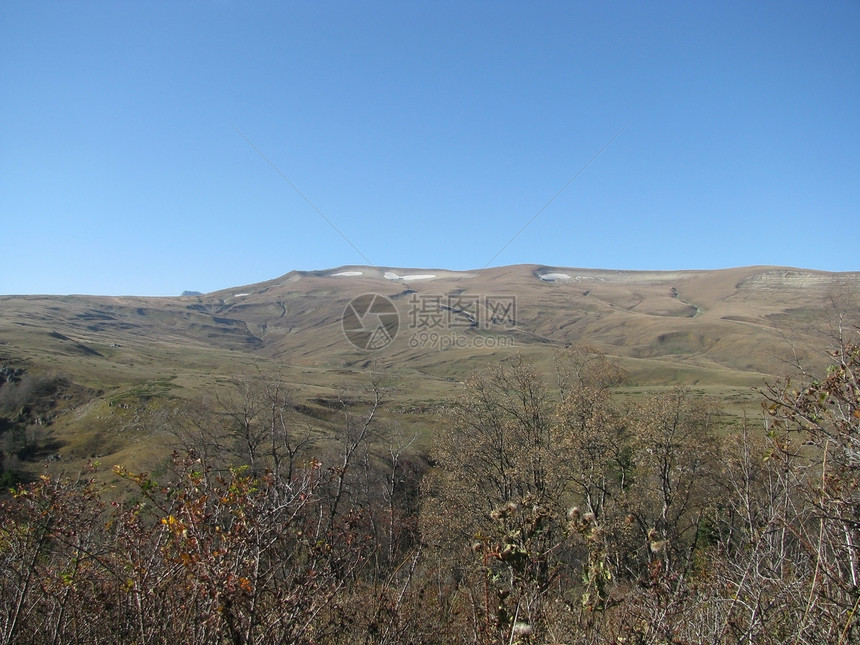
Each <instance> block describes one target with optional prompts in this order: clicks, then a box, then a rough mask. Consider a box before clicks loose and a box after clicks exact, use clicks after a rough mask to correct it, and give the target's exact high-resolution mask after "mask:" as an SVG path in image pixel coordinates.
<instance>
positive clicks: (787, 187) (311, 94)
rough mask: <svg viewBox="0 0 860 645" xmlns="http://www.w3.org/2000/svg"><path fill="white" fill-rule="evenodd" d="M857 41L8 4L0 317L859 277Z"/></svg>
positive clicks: (632, 24) (707, 24) (352, 4)
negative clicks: (474, 290)
mask: <svg viewBox="0 0 860 645" xmlns="http://www.w3.org/2000/svg"><path fill="white" fill-rule="evenodd" d="M858 34H860V3H858V2H856V1H854V0H852V1H849V2H839V1H828V2H813V1H809V2H791V1H785V0H780V1H778V2H765V1H758V0H757V1H755V2H750V1H749V0H744V1H742V2H714V3H704V2H690V1H689V0H685V1H683V2H674V3H673V2H657V3H651V2H640V1H638V0H637V1H635V2H596V1H595V2H574V1H569V0H568V1H563V2H555V1H547V2H539V3H536V2H525V1H520V2H507V1H500V0H492V1H489V0H488V1H481V2H477V1H471V0H458V1H452V2H439V1H433V2H429V1H428V2H417V1H403V0H398V1H390V2H376V1H361V2H356V1H354V0H349V1H344V2H332V1H328V0H314V1H301V2H298V1H296V2H289V1H278V2H275V1H253V0H242V1H239V0H235V1H233V0H220V1H217V0H194V1H192V0H187V1H182V0H171V1H168V0H163V1H157V0H155V1H154V0H145V1H144V0H124V1H119V0H117V1H107V0H101V1H98V2H95V1H86V0H78V1H75V2H66V1H59V0H57V1H53V2H47V1H43V0H26V1H25V0H6V1H5V2H2V4H0V224H2V227H1V228H0V249H2V256H0V257H2V264H0V293H4V294H9V293H58V294H59V293H90V294H113V295H121V294H138V295H178V294H179V293H180V292H181V291H183V290H185V289H189V290H199V291H212V290H216V289H221V288H227V287H232V286H240V285H244V284H249V283H253V282H258V281H262V280H267V279H270V278H274V277H277V276H279V275H282V274H284V273H287V272H288V271H290V270H292V269H324V268H331V267H336V266H340V265H347V264H368V263H372V264H375V265H377V266H391V267H415V268H447V269H474V268H481V267H483V266H485V265H487V264H488V263H490V265H491V266H498V265H506V264H518V263H538V264H545V265H549V266H569V267H586V268H602V269H667V270H668V269H712V268H725V267H734V266H745V265H753V264H777V265H787V266H795V267H804V268H812V269H823V270H830V271H848V270H858V269H860V255H858V248H860V218H858V214H860V36H858ZM625 126H626V128H625ZM622 129H623V132H621V134H620V135H618V136H617V137H616V138H615V139H614V140H612V139H613V137H615V136H616V135H617V134H618V133H619V131H621V130H622ZM611 140H612V143H611V144H610V145H608V147H605V146H607V143H609V142H610V141H611ZM249 142H250V143H249ZM604 147H605V149H604ZM255 148H256V149H255ZM601 150H603V151H602V153H600V154H599V156H598V157H597V158H596V159H594V160H593V161H592V162H591V163H590V165H588V164H589V161H590V160H592V159H593V158H594V156H595V155H597V154H598V153H599V152H600V151H601ZM269 162H271V163H269ZM273 166H274V168H273ZM585 166H587V167H586V168H585V169H584V170H582V169H583V167H585ZM275 168H277V171H276V170H275ZM580 170H582V172H581V173H580V174H579V175H578V176H577V173H578V172H580ZM279 173H280V174H279ZM282 175H283V176H282ZM284 177H286V178H287V179H288V181H287V180H285V179H284ZM574 177H576V178H575V180H574V181H573V182H572V183H570V184H569V185H568V182H569V181H570V180H571V179H572V178H574ZM290 182H291V183H292V185H291V183H290ZM565 185H567V188H566V189H565V190H564V191H563V192H562V193H561V194H559V195H558V196H557V197H556V198H555V199H554V200H553V201H552V202H551V203H549V205H548V206H547V203H548V202H550V200H552V198H553V196H555V195H556V194H557V193H558V192H559V191H560V190H561V189H562V188H563V187H565ZM293 186H295V188H297V189H298V191H301V194H300V193H299V192H297V190H296V189H294V187H293ZM302 195H304V196H305V197H306V198H307V200H306V199H305V198H303V197H302ZM309 202H310V203H309ZM544 206H546V208H545V209H544V210H543V211H541V209H542V208H544ZM317 209H318V210H317ZM318 211H319V212H318ZM320 213H322V215H320ZM538 213H539V214H538ZM536 214H537V217H535V215H536ZM323 216H324V217H323ZM325 218H327V219H328V220H329V221H330V222H331V223H332V224H333V225H334V226H335V227H336V228H337V229H338V230H339V231H340V232H341V233H342V234H343V236H344V237H345V238H347V239H348V242H347V241H346V240H345V239H344V237H342V236H341V235H340V234H339V233H338V232H337V231H336V230H335V229H334V228H332V226H331V225H330V224H329V223H327V221H326V219H325ZM532 218H534V220H533V221H532V222H531V224H530V225H529V226H528V227H527V228H526V229H525V230H524V231H522V233H521V234H519V235H518V236H517V237H516V239H514V240H513V241H512V242H510V244H509V245H508V246H507V247H505V245H506V244H507V243H508V242H509V241H510V240H511V239H512V238H513V237H514V236H515V235H516V234H517V232H518V231H520V229H522V227H523V226H524V225H526V224H527V223H528V222H529V221H530V220H532ZM503 247H505V248H504V250H503V251H502V252H501V253H499V251H500V250H501V249H502V248H503ZM356 249H357V250H356ZM497 253H498V255H497Z"/></svg>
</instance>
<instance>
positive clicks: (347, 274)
mask: <svg viewBox="0 0 860 645" xmlns="http://www.w3.org/2000/svg"><path fill="white" fill-rule="evenodd" d="M331 275H332V277H335V276H339V275H341V276H344V277H348V278H352V277H354V276H357V275H364V272H362V271H341V272H340V273H332V274H331Z"/></svg>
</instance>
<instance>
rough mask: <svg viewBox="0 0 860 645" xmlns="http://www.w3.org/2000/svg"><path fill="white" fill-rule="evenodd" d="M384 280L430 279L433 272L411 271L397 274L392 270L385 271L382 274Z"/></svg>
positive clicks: (433, 275)
mask: <svg viewBox="0 0 860 645" xmlns="http://www.w3.org/2000/svg"><path fill="white" fill-rule="evenodd" d="M382 277H383V278H385V279H386V280H432V279H433V278H435V277H436V274H435V273H413V274H412V275H397V274H396V273H394V271H386V272H385V274H384V275H383V276H382Z"/></svg>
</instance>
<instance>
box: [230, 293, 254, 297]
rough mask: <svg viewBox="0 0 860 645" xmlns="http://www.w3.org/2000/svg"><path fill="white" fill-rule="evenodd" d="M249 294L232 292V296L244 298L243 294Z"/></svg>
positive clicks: (246, 294) (248, 294)
mask: <svg viewBox="0 0 860 645" xmlns="http://www.w3.org/2000/svg"><path fill="white" fill-rule="evenodd" d="M250 295H251V294H250V293H234V294H233V297H234V298H244V297H245V296H250Z"/></svg>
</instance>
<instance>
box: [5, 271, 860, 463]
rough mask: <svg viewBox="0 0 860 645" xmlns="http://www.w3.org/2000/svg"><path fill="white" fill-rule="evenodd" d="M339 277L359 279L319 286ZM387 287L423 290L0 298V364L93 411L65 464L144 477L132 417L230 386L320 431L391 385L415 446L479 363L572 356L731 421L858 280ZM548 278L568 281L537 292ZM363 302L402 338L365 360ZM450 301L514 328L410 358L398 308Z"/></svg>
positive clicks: (153, 446) (285, 286)
mask: <svg viewBox="0 0 860 645" xmlns="http://www.w3.org/2000/svg"><path fill="white" fill-rule="evenodd" d="M349 269H352V270H357V271H362V272H363V275H362V276H360V277H346V276H333V275H332V274H334V273H337V272H339V271H343V270H349ZM397 272H398V273H399V274H400V275H408V274H409V273H435V274H437V276H438V277H437V278H436V279H434V280H430V281H410V282H405V281H392V280H388V279H385V278H384V277H383V273H384V269H374V268H368V267H345V268H342V269H339V270H332V271H326V272H311V273H307V272H305V273H298V272H293V273H290V274H287V275H286V276H282V277H281V278H278V279H275V280H271V281H268V282H264V283H260V284H257V285H250V286H247V287H239V288H235V289H229V290H224V291H220V292H216V293H212V294H206V295H203V296H189V297H178V298H134V297H122V298H120V297H110V298H108V297H89V296H56V297H51V296H16V297H0V364H10V365H15V366H23V367H25V368H27V369H29V370H31V371H35V372H41V373H46V372H55V373H61V374H63V375H64V376H66V377H68V378H69V379H71V380H72V381H74V382H75V383H78V384H80V385H83V386H86V387H88V388H91V392H92V398H91V400H89V401H84V400H80V399H75V400H74V401H72V400H70V401H67V402H66V403H65V404H61V405H60V406H59V407H60V409H59V410H58V412H59V413H58V415H57V418H56V421H55V423H54V425H53V426H52V432H53V435H54V438H55V439H56V440H57V441H59V443H60V444H62V448H61V449H60V453H61V454H62V455H64V457H66V458H67V460H68V459H81V458H87V457H90V456H92V455H104V456H105V457H104V458H105V459H107V458H108V456H109V458H110V459H111V460H113V461H116V462H119V461H122V462H123V463H129V462H140V463H146V462H147V461H152V460H153V459H156V458H157V456H158V455H160V454H163V452H164V450H165V446H164V444H163V442H155V443H154V442H153V441H151V440H150V438H148V437H147V429H146V427H145V424H144V423H143V422H142V421H141V418H142V415H145V414H144V413H145V411H146V410H147V409H148V408H149V407H151V406H153V405H157V404H158V403H157V402H159V401H164V400H166V399H167V398H169V397H178V398H195V397H197V396H200V395H201V394H203V393H206V392H211V391H212V390H213V389H214V388H218V387H220V386H223V385H224V384H225V383H226V381H227V378H228V377H229V375H231V374H235V373H237V372H241V371H246V372H255V371H256V370H258V369H259V370H262V371H264V372H272V373H278V374H280V375H281V376H282V377H283V378H284V379H285V380H286V381H288V382H290V383H291V384H293V386H294V387H295V388H296V390H297V392H298V398H299V399H300V401H303V402H309V401H310V402H311V403H310V404H309V407H308V408H307V410H309V411H310V412H311V414H310V415H309V416H308V423H311V424H316V425H322V426H325V425H326V424H325V423H323V422H321V421H320V419H319V418H315V417H314V415H313V414H312V412H313V409H314V408H313V403H312V400H313V399H314V398H315V397H332V396H336V395H337V394H338V392H339V391H341V390H343V389H352V390H359V389H361V388H362V387H364V386H365V385H366V384H367V382H368V380H369V376H368V373H369V372H370V371H371V370H376V371H382V372H384V373H385V374H386V376H387V377H388V380H389V382H390V383H392V384H394V385H395V386H396V389H395V391H394V392H393V393H392V395H391V396H392V406H393V407H394V408H396V409H399V410H400V411H401V412H402V411H403V410H409V411H410V413H409V414H408V415H407V416H405V417H399V418H398V420H399V422H400V421H402V422H404V423H407V424H410V425H412V426H415V427H416V428H417V429H418V430H419V431H421V432H423V433H425V436H426V437H429V433H428V430H429V429H430V428H431V427H432V424H433V417H432V410H433V409H434V408H435V407H436V406H438V405H439V404H440V403H441V402H442V401H444V400H446V399H449V398H450V397H452V396H453V395H454V394H455V393H456V392H457V391H458V389H459V387H460V386H459V382H460V381H462V380H463V378H465V376H466V375H467V374H468V373H470V372H471V371H473V370H474V369H476V368H477V367H479V366H480V365H481V364H483V363H485V362H487V361H495V360H499V359H500V358H503V357H505V356H507V355H510V354H512V353H515V352H519V353H523V354H525V355H527V356H528V357H530V358H531V359H532V360H534V361H535V362H536V363H537V364H539V365H541V366H542V367H543V368H544V369H545V370H546V371H547V372H550V371H551V369H552V351H553V349H554V348H558V347H563V346H564V345H566V344H571V343H586V344H590V345H593V346H594V347H596V348H598V349H600V350H602V351H604V352H606V353H608V354H610V355H613V356H615V357H617V358H618V359H619V360H620V361H621V362H622V364H623V365H624V367H625V368H626V369H627V370H628V372H629V373H630V377H631V378H630V385H629V386H628V388H627V392H628V393H629V394H630V395H631V396H641V395H642V394H643V393H645V392H647V391H649V390H651V389H654V388H660V387H667V386H671V385H673V384H687V385H691V386H695V387H697V388H701V389H702V390H703V391H705V392H708V393H712V394H714V395H717V396H719V397H721V398H723V399H724V400H726V401H727V402H728V403H729V404H730V406H732V407H733V409H734V410H735V411H740V410H741V409H742V408H747V407H750V405H752V406H754V405H755V401H754V399H755V397H754V395H752V394H751V389H750V388H751V387H754V386H756V385H760V384H761V383H762V382H763V380H764V379H766V378H769V377H773V376H775V375H781V374H784V373H788V372H790V371H791V369H792V368H791V365H792V363H793V362H794V360H795V356H800V357H802V358H803V360H804V361H806V362H809V361H813V362H814V361H815V360H817V359H818V358H819V357H820V355H821V348H822V347H823V346H824V345H825V343H826V340H825V336H826V333H827V330H828V328H829V324H830V321H831V320H832V318H833V316H834V315H835V313H836V310H835V308H834V302H836V303H837V304H838V306H839V307H841V308H843V309H848V310H849V311H850V313H851V314H852V315H854V316H855V319H856V318H857V316H856V314H857V298H856V294H857V290H858V279H860V274H856V273H855V274H828V273H820V272H812V271H800V270H793V269H780V268H772V267H749V268H740V269H729V270H723V271H706V272H703V271H686V272H638V273H637V272H613V271H594V270H584V269H555V268H550V267H538V266H525V265H523V266H512V267H501V268H495V269H487V270H482V271H472V272H459V273H454V272H445V271H436V270H429V271H427V270H420V271H405V270H397ZM550 272H563V273H566V274H569V275H570V276H571V279H570V280H564V281H558V282H554V283H553V282H546V281H542V280H540V279H539V278H538V275H539V274H546V273H550ZM411 292H414V294H413V293H411ZM363 293H379V294H383V295H385V296H387V297H389V298H391V299H392V301H393V302H394V303H395V304H396V306H397V309H398V312H399V314H400V321H401V328H400V331H399V334H398V336H397V338H396V339H395V341H394V342H393V343H392V344H391V345H389V346H387V347H385V348H384V349H382V350H380V351H378V352H375V353H371V354H368V353H365V352H361V351H358V350H356V349H355V348H353V347H352V346H351V345H350V344H349V343H347V342H346V340H345V339H344V336H343V333H342V329H341V317H342V314H343V311H344V307H345V306H346V305H347V303H348V302H349V301H350V300H351V299H352V298H353V297H355V296H357V295H360V294H363ZM451 294H462V295H463V296H466V297H475V298H477V299H478V300H479V301H481V302H482V301H483V300H482V299H483V298H486V297H499V296H505V297H507V296H511V297H515V298H516V326H515V328H513V329H511V328H509V327H507V326H505V325H492V324H491V325H488V326H487V328H485V329H473V328H462V329H457V330H456V331H455V330H452V329H449V328H443V329H441V330H438V331H439V333H441V334H443V335H445V336H450V335H451V333H452V332H453V333H456V334H458V335H459V336H458V337H459V338H460V339H461V342H462V344H463V345H464V346H462V347H457V348H451V349H447V350H444V351H441V350H440V349H439V348H438V347H431V346H424V347H420V346H419V347H414V346H410V342H409V341H410V339H414V338H416V337H415V336H414V334H415V333H417V332H419V331H421V330H417V329H410V328H409V323H410V314H411V313H412V312H413V311H414V309H413V308H412V306H411V305H410V304H409V302H410V297H413V298H415V297H417V298H430V297H432V296H441V297H443V298H444V297H446V296H448V295H451ZM425 302H426V300H425ZM443 302H444V300H443ZM427 331H433V330H427ZM478 337H480V339H482V340H484V344H485V345H486V344H487V343H486V339H488V338H491V339H492V338H505V339H507V338H510V339H511V340H512V341H513V343H514V345H515V346H514V347H475V346H474V345H475V340H476V338H478ZM414 344H415V343H413V345H414ZM751 399H752V401H751ZM112 403H113V405H112ZM119 404H122V405H119ZM416 406H417V407H416ZM428 440H429V438H428ZM66 463H67V462H66Z"/></svg>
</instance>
